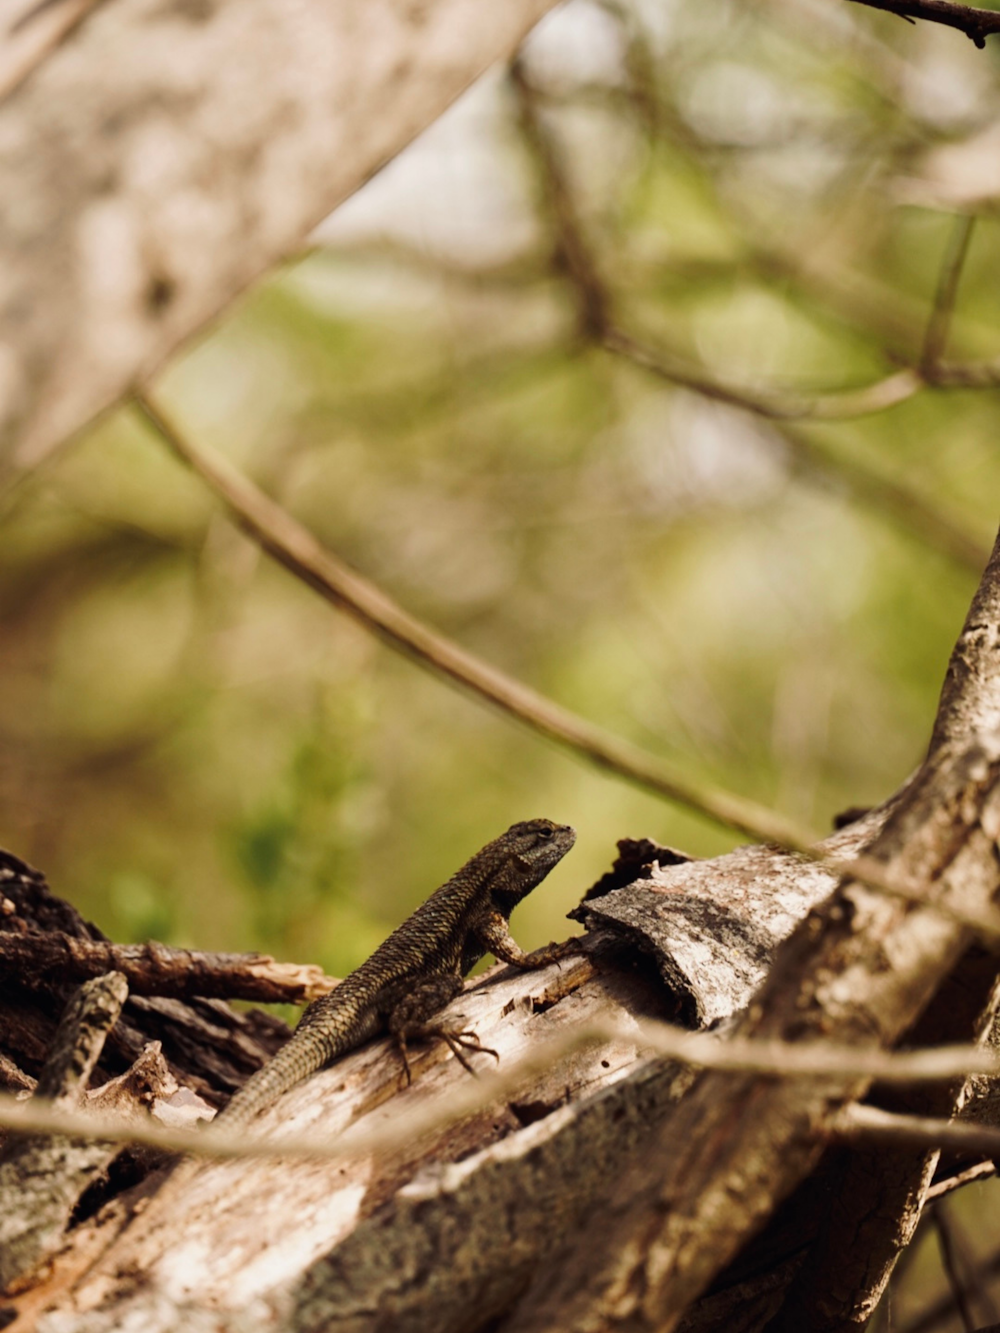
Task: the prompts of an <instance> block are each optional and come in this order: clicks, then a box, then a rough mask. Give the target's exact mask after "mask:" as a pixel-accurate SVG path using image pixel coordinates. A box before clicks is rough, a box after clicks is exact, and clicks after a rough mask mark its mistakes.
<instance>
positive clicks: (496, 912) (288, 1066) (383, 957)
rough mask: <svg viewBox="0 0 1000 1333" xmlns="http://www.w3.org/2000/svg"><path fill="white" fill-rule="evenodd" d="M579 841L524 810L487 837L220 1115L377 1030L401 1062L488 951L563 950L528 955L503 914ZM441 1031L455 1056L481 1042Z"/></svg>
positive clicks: (241, 1109) (257, 1104)
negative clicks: (411, 1040) (410, 1042)
mask: <svg viewBox="0 0 1000 1333" xmlns="http://www.w3.org/2000/svg"><path fill="white" fill-rule="evenodd" d="M575 841H576V833H575V832H574V830H573V829H572V828H570V827H569V826H568V825H566V824H553V823H552V821H551V820H549V819H529V820H526V821H524V822H523V823H520V824H513V825H512V826H511V827H510V828H509V829H508V830H507V832H506V833H504V834H503V835H502V836H501V837H499V838H497V839H495V841H493V842H491V843H487V845H486V846H485V847H484V848H483V849H482V851H479V852H477V853H476V855H475V856H474V857H472V859H471V860H470V861H468V862H466V864H465V865H464V866H463V867H462V868H461V870H459V871H458V872H457V873H456V874H454V875H453V876H452V877H451V879H450V880H448V882H447V883H446V884H442V886H441V887H440V888H439V889H437V890H435V892H434V893H432V894H431V896H430V897H429V898H428V899H427V901H426V902H425V903H423V904H422V905H421V906H420V907H418V908H417V910H416V911H415V912H414V913H413V915H412V916H411V917H408V918H407V920H406V921H404V922H403V924H402V925H401V926H398V927H397V928H396V930H394V931H393V932H392V934H391V935H390V936H389V938H388V939H387V940H386V941H385V943H384V944H381V945H379V947H378V948H377V949H376V950H375V952H374V953H373V954H372V955H371V957H370V958H368V959H367V960H366V961H365V962H364V963H362V964H361V966H360V967H359V968H358V969H357V970H356V971H354V972H352V973H351V974H350V975H349V976H348V977H346V978H345V979H344V980H343V981H342V982H341V983H340V985H339V986H338V987H337V988H336V989H335V990H334V991H332V992H331V993H330V994H329V995H324V996H323V997H322V998H321V999H319V1000H316V1001H315V1002H314V1003H313V1004H311V1005H310V1006H309V1008H308V1009H307V1010H306V1011H305V1013H304V1014H303V1015H302V1020H301V1022H300V1023H299V1026H298V1028H297V1029H296V1030H295V1032H294V1034H293V1036H292V1038H291V1040H290V1041H289V1042H288V1044H287V1046H284V1047H282V1049H281V1050H280V1051H279V1052H278V1054H277V1055H276V1056H275V1057H274V1059H273V1060H271V1061H270V1062H269V1063H268V1064H266V1065H265V1066H264V1067H263V1069H260V1070H258V1072H257V1073H256V1074H254V1075H253V1077H252V1078H250V1079H249V1081H248V1082H247V1083H246V1084H245V1085H244V1086H243V1087H242V1088H241V1089H240V1091H239V1092H238V1093H237V1094H236V1096H235V1097H234V1098H233V1099H232V1101H231V1102H230V1103H229V1105H228V1106H227V1107H226V1108H225V1110H224V1111H223V1112H222V1116H221V1119H222V1120H223V1121H224V1122H225V1123H229V1124H234V1125H236V1124H244V1123H246V1122H247V1121H248V1120H251V1119H252V1118H253V1117H254V1116H255V1115H256V1114H257V1112H258V1111H261V1110H263V1109H264V1107H266V1106H269V1105H270V1104H271V1103H272V1102H273V1101H275V1100H276V1099H277V1098H278V1097H280V1096H281V1095H282V1093H284V1092H287V1091H288V1090H289V1089H290V1088H293V1087H294V1086H295V1085H296V1084H297V1083H300V1082H301V1081H302V1080H303V1079H305V1078H308V1077H309V1075H310V1074H313V1073H315V1072H316V1071H317V1070H318V1069H322V1068H323V1066H324V1065H326V1064H329V1063H330V1061H331V1060H333V1059H335V1058H336V1057H337V1056H338V1055H343V1054H346V1052H348V1051H351V1050H353V1049H354V1048H355V1047H356V1046H360V1045H361V1044H362V1043H363V1042H365V1041H367V1040H368V1039H369V1037H373V1036H375V1034H376V1033H378V1032H384V1031H386V1030H388V1031H389V1032H391V1033H392V1034H393V1035H394V1036H395V1038H396V1040H397V1043H398V1044H399V1046H400V1049H401V1052H402V1054H403V1058H404V1062H405V1061H406V1038H407V1036H414V1035H433V1032H432V1030H431V1029H429V1028H428V1025H427V1020H428V1019H429V1018H431V1017H432V1016H433V1015H434V1014H435V1013H437V1012H438V1011H439V1010H441V1009H443V1008H444V1007H445V1005H447V1004H448V1003H449V1001H450V1000H451V999H453V998H454V996H455V995H457V994H458V992H459V991H460V990H461V988H462V980H461V979H462V977H463V976H465V974H466V973H467V972H468V971H469V970H470V968H472V967H474V966H475V964H476V963H477V962H478V961H479V960H480V958H482V957H483V955H484V954H486V953H492V954H493V955H494V956H495V957H497V958H498V959H500V960H502V961H503V962H507V963H513V964H515V965H516V966H520V967H541V966H544V964H545V963H547V962H550V961H552V959H554V958H555V957H558V956H560V955H561V952H564V951H563V950H561V948H560V946H551V947H550V948H549V949H547V950H546V949H542V950H537V951H536V952H535V953H533V954H531V955H530V956H529V955H527V954H525V953H524V952H523V951H522V950H521V949H520V948H519V947H518V945H517V944H515V942H514V941H513V940H512V939H511V937H510V934H509V931H508V921H509V919H510V914H511V912H512V911H513V910H514V908H515V907H516V906H517V904H518V903H519V902H520V901H521V899H522V898H524V897H526V895H527V894H529V893H530V892H531V891H532V889H534V888H536V887H537V886H538V885H539V884H540V883H541V882H542V880H543V879H544V878H545V876H546V875H547V874H548V873H549V871H550V870H551V869H552V867H553V866H554V865H556V863H557V862H559V861H560V860H562V858H563V857H564V856H565V855H566V853H567V852H568V851H569V850H570V848H571V847H572V846H573V843H574V842H575ZM462 1035H463V1036H465V1037H468V1036H469V1034H462ZM445 1039H446V1040H448V1042H449V1045H451V1046H452V1049H453V1050H454V1051H455V1053H456V1055H457V1056H458V1058H459V1059H462V1056H461V1052H460V1050H459V1049H457V1046H459V1047H462V1048H464V1049H467V1050H483V1049H484V1048H483V1047H480V1046H479V1045H478V1044H477V1043H476V1042H475V1040H474V1039H472V1040H465V1041H462V1040H458V1042H457V1046H456V1039H455V1038H454V1037H452V1036H446V1037H445ZM463 1063H465V1062H464V1060H463ZM406 1069H407V1073H409V1065H408V1063H407V1064H406Z"/></svg>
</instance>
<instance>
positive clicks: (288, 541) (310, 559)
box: [135, 394, 816, 848]
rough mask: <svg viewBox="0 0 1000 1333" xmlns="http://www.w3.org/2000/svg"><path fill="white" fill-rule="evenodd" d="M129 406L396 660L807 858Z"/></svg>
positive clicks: (735, 800)
mask: <svg viewBox="0 0 1000 1333" xmlns="http://www.w3.org/2000/svg"><path fill="white" fill-rule="evenodd" d="M135 401H136V405H137V406H138V408H139V410H140V412H141V413H142V415H143V416H144V417H145V418H146V420H147V422H148V423H149V424H150V425H151V426H152V427H153V428H154V429H155V430H156V432H157V434H159V435H160V437H161V438H162V439H163V440H164V441H165V442H166V443H167V444H169V445H170V447H171V449H172V450H173V451H174V453H176V454H177V455H178V457H179V458H181V459H182V460H183V461H184V462H185V463H186V464H187V465H188V466H189V467H191V468H192V469H193V470H194V471H195V472H197V473H198V475H199V476H200V477H201V478H202V479H203V480H204V481H206V482H207V483H208V485H209V486H210V487H211V489H212V490H213V491H214V492H215V493H216V495H218V496H219V497H220V499H222V500H223V501H224V503H225V504H226V506H227V507H228V508H229V510H230V512H231V513H232V514H233V515H234V516H235V517H236V519H237V521H238V522H239V524H240V526H241V527H243V528H244V529H245V531H247V532H248V533H249V534H250V535H251V536H252V537H253V538H254V540H256V541H257V542H259V543H260V545H261V546H263V548H264V549H265V550H266V551H267V552H268V553H269V554H270V555H272V556H273V557H274V558H275V560H277V561H278V563H279V564H281V565H284V566H285V568H286V569H289V570H291V572H292V573H294V574H296V575H297V576H298V577H299V578H301V579H302V580H303V581H304V582H305V583H307V584H308V585H309V586H310V587H311V588H313V589H314V590H315V591H316V592H318V593H319V594H320V595H321V596H322V597H325V598H326V600H327V601H329V602H332V603H333V605H334V606H338V607H340V609H341V610H343V611H346V612H347V613H348V614H349V615H352V616H353V617H354V618H355V619H356V620H358V621H360V622H361V624H363V625H364V626H365V627H366V628H367V629H369V630H371V631H372V632H373V633H375V634H377V635H378V637H379V638H380V639H382V640H383V642H385V643H387V644H388V645H389V646H390V647H391V648H394V649H395V650H396V651H397V652H401V653H403V654H404V655H405V656H407V657H409V658H410V659H411V660H413V661H415V662H417V663H418V664H419V665H421V666H424V667H427V668H429V669H430V670H431V671H432V672H434V673H435V674H436V675H439V676H443V677H445V678H446V679H447V680H450V681H454V682H457V683H458V684H460V685H463V686H465V687H466V688H467V689H470V690H472V691H473V692H474V693H475V694H478V695H479V696H480V697H481V698H484V699H486V700H488V701H489V702H490V703H492V704H496V705H498V706H499V707H500V708H501V709H502V711H503V712H505V713H508V714H510V715H511V716H513V717H516V718H517V719H518V720H519V721H521V722H525V723H527V724H528V726H530V727H531V728H532V729H533V730H535V731H537V732H540V733H541V734H542V735H544V736H547V737H548V738H549V739H550V740H554V741H556V742H557V743H558V744H560V745H564V746H566V747H567V748H568V749H570V750H572V751H573V752H574V753H576V754H577V755H580V756H581V757H583V758H585V759H587V760H589V761H590V762H591V763H594V764H596V765H597V766H598V767H600V768H604V769H607V770H609V771H610V772H612V773H616V774H618V775H619V776H620V777H623V778H626V779H627V780H628V781H630V782H634V783H636V784H637V785H638V786H641V787H645V788H647V789H648V790H650V791H653V792H656V793H657V795H660V796H666V797H667V798H668V799H669V800H672V801H677V802H679V803H680V804H681V805H686V806H688V807H690V808H691V809H693V810H697V811H698V812H699V813H701V814H704V815H707V816H708V817H709V818H710V819H714V820H716V821H717V822H718V823H720V824H725V825H727V826H728V827H730V828H734V829H738V830H740V831H741V832H743V833H747V834H749V835H750V837H752V838H757V839H760V840H762V841H765V842H766V841H774V842H779V843H781V844H783V845H784V846H791V847H796V848H806V847H808V846H810V845H811V844H812V843H813V842H815V841H816V835H815V834H814V833H813V832H812V831H811V830H808V829H805V828H802V827H801V826H799V825H797V824H796V823H795V822H794V821H793V820H791V819H787V818H786V817H785V816H783V815H780V814H777V813H776V812H774V811H772V810H769V809H767V807H766V806H762V805H758V804H757V802H755V801H751V800H748V799H747V798H746V797H743V796H738V795H736V794H734V793H732V792H727V791H723V790H721V789H720V788H716V787H710V786H708V785H706V784H701V783H694V782H692V781H691V780H690V779H688V778H687V777H685V776H684V775H683V774H682V773H680V772H679V771H678V770H676V769H675V768H674V767H673V766H672V765H670V764H669V763H667V762H666V761H665V760H663V759H660V758H658V757H656V756H654V755H651V754H648V753H646V752H645V751H644V750H641V749H640V748H639V747H638V746H637V745H632V744H631V743H630V742H628V741H625V740H621V739H620V738H619V737H617V736H614V735H612V734H611V733H610V732H607V731H604V730H603V729H602V728H601V727H598V726H595V725H594V724H593V723H592V722H587V721H586V720H585V719H584V718H581V717H579V716H578V715H577V714H575V713H572V712H570V711H569V709H567V708H563V707H561V706H560V705H559V704H557V703H554V702H553V701H552V700H550V699H546V698H545V697H544V696H543V695H541V694H538V693H537V692H536V691H535V690H532V689H531V688H530V687H529V686H527V685H524V684H522V683H521V682H520V681H518V680H515V679H514V678H513V677H512V676H508V675H506V674H505V673H504V672H502V671H500V670H499V668H497V667H494V666H491V665H489V664H488V663H486V662H484V661H483V660H482V659H481V658H479V657H476V656H475V655H474V654H473V653H470V652H468V651H466V649H464V648H461V647H460V646H459V645H458V644H457V643H455V642H454V641H453V640H451V639H448V638H446V637H445V636H444V635H443V634H438V633H437V632H436V631H434V630H432V629H431V628H430V627H429V626H428V625H426V624H425V623H424V622H423V621H420V620H418V619H417V618H416V617H415V616H412V615H410V613H409V612H408V611H404V610H403V608H402V607H401V606H400V605H399V604H398V603H397V602H394V601H393V600H392V598H390V597H389V596H388V595H387V594H386V593H385V592H383V591H382V589H381V588H378V587H376V585H375V584H373V583H371V582H369V581H368V580H367V579H364V578H362V577H361V575H359V574H357V573H355V571H354V570H352V569H350V568H348V566H347V565H345V564H343V563H342V562H341V561H340V560H338V559H337V558H336V557H335V556H334V555H332V554H331V553H330V552H329V551H327V550H326V549H325V548H324V547H322V546H321V545H320V544H319V542H317V541H316V539H315V538H314V537H313V536H312V534H311V533H309V532H307V531H306V530H305V528H303V527H302V526H301V525H300V524H298V523H297V522H296V521H295V520H294V519H293V518H292V517H291V515H289V514H288V513H287V512H286V511H285V510H284V509H282V508H281V507H280V506H279V505H277V504H275V502H274V501H273V500H271V499H269V498H268V497H267V496H266V495H264V493H263V492H262V491H260V490H258V488H257V487H256V486H255V485H254V484H253V483H252V482H251V481H250V480H249V479H248V478H246V477H245V476H243V475H242V474H241V473H240V472H238V471H237V470H236V469H235V468H234V467H232V465H231V464H229V463H227V462H226V461H225V460H224V459H222V458H221V457H219V455H218V454H215V453H213V452H212V451H210V450H208V449H205V448H203V447H202V446H200V445H196V444H194V443H193V441H192V440H191V439H190V438H188V437H186V436H185V435H183V434H182V432H181V431H180V430H178V428H177V427H176V426H175V425H174V424H173V422H172V421H171V420H170V419H169V417H168V416H167V415H166V414H165V412H164V411H163V409H162V408H161V407H159V406H158V405H156V404H154V402H153V400H152V399H151V398H150V397H149V395H148V394H140V395H137V396H136V400H135Z"/></svg>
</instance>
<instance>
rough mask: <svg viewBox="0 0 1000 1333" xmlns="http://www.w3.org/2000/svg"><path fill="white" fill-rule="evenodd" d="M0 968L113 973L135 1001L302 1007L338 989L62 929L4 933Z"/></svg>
mask: <svg viewBox="0 0 1000 1333" xmlns="http://www.w3.org/2000/svg"><path fill="white" fill-rule="evenodd" d="M0 967H2V968H3V970H4V971H9V972H11V973H13V974H14V975H18V976H31V977H32V978H35V979H42V978H45V977H53V976H56V977H58V978H59V979H60V980H61V981H83V980H85V979H86V978H88V977H97V976H101V975H103V974H104V973H105V972H112V971H115V972H121V973H122V975H123V976H124V977H125V980H126V981H127V983H128V988H129V990H130V992H131V993H132V994H133V995H169V996H174V997H176V998H179V999H190V998H191V997H193V996H196V995H200V996H208V997H220V998H222V999H229V1000H233V999H236V1000H254V1001H257V1002H258V1003H260V1004H304V1003H306V1002H307V1001H309V1000H314V999H317V998H318V997H319V996H320V995H326V994H328V992H329V991H331V990H332V989H333V987H334V986H335V985H336V984H337V983H336V981H335V980H334V978H332V977H327V976H325V975H324V974H323V971H322V969H321V968H319V967H315V966H313V965H311V964H304V963H301V964H300V963H277V962H275V960H274V959H273V958H271V957H269V956H268V955H267V954H259V953H208V952H206V951H204V950H200V949H171V948H168V947H167V946H166V945H164V944H158V943H157V942H156V941H155V940H149V941H147V943H146V944H113V943H112V942H111V941H110V940H88V939H83V938H81V937H79V936H76V935H67V934H65V933H63V932H62V931H58V930H46V931H28V932H25V933H21V932H19V931H13V930H8V931H3V932H0Z"/></svg>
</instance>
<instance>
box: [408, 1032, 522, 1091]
mask: <svg viewBox="0 0 1000 1333" xmlns="http://www.w3.org/2000/svg"><path fill="white" fill-rule="evenodd" d="M407 1037H423V1038H426V1039H428V1040H436V1041H443V1042H445V1043H446V1044H447V1046H448V1047H449V1049H450V1050H451V1052H452V1054H453V1055H454V1057H455V1059H456V1060H457V1061H458V1063H459V1064H460V1065H461V1066H462V1068H463V1069H466V1070H468V1072H469V1073H470V1074H472V1075H473V1077H475V1075H476V1071H475V1070H474V1069H473V1067H472V1065H470V1064H469V1062H468V1060H467V1059H466V1058H465V1055H464V1052H465V1051H469V1052H470V1053H472V1054H476V1055H492V1056H493V1059H494V1060H496V1062H497V1064H499V1063H500V1053H499V1052H498V1051H495V1050H494V1049H493V1047H492V1046H484V1045H483V1044H482V1042H481V1041H480V1040H479V1038H478V1037H477V1036H476V1034H475V1033H474V1032H472V1031H471V1030H468V1029H463V1030H462V1031H455V1030H454V1029H452V1028H446V1027H420V1028H411V1029H410V1031H409V1032H397V1033H396V1049H397V1050H398V1051H399V1056H400V1059H401V1060H402V1062H403V1073H402V1075H401V1078H400V1084H401V1086H402V1085H403V1084H405V1085H406V1086H407V1087H409V1085H410V1084H411V1083H412V1082H413V1071H412V1069H411V1067H410V1054H409V1049H408V1047H407V1044H406V1039H407Z"/></svg>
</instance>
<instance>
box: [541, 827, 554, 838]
mask: <svg viewBox="0 0 1000 1333" xmlns="http://www.w3.org/2000/svg"><path fill="white" fill-rule="evenodd" d="M538 836H539V837H540V838H551V837H552V830H551V829H550V828H540V829H539V830H538Z"/></svg>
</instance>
